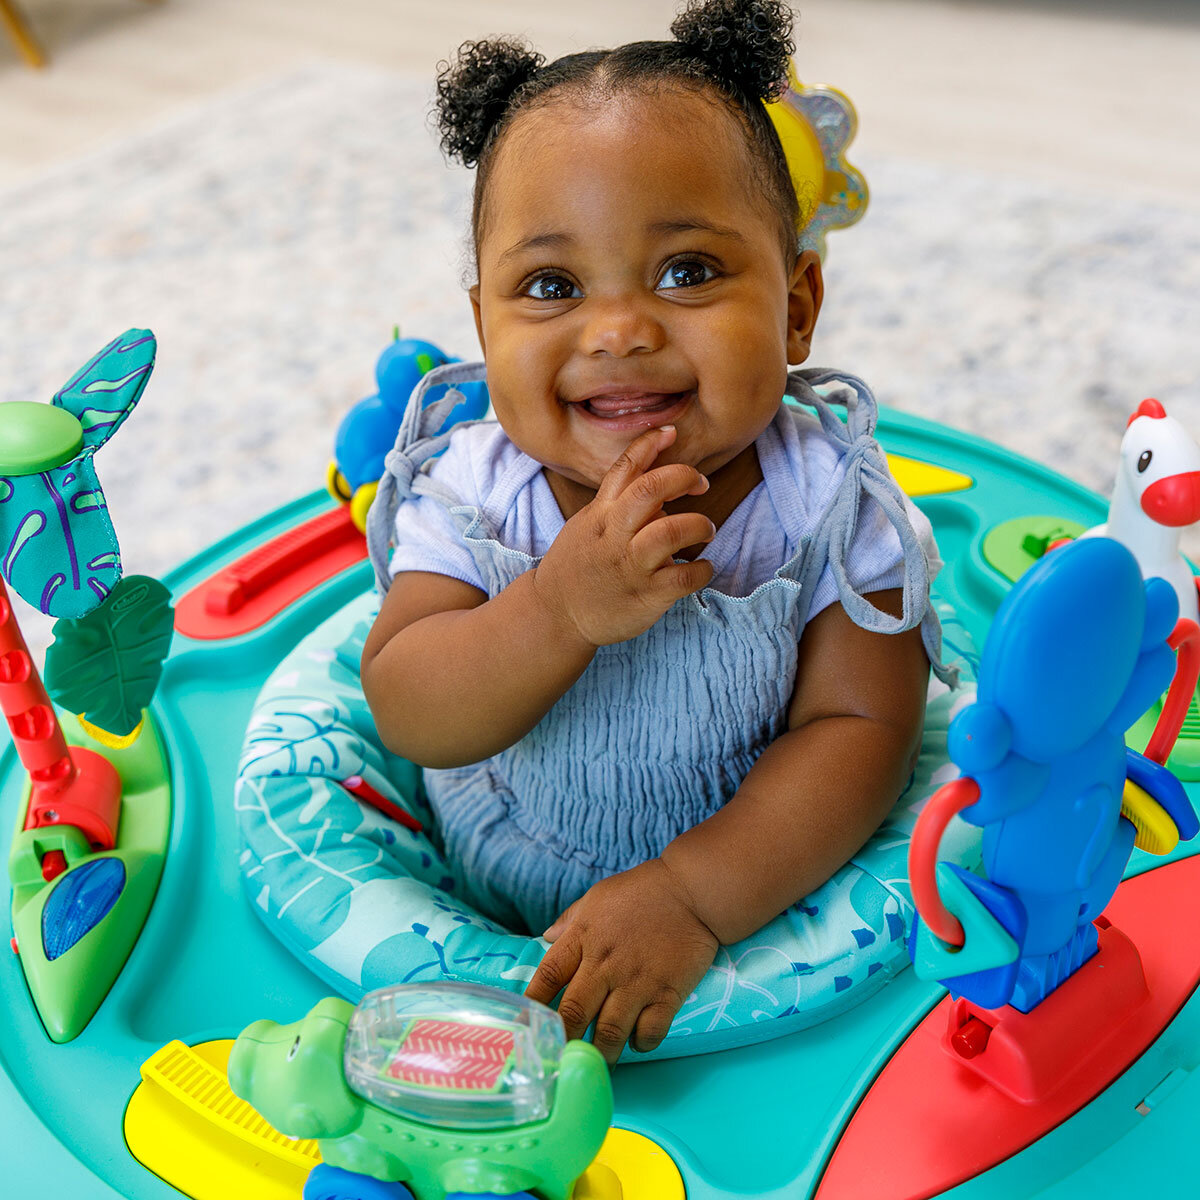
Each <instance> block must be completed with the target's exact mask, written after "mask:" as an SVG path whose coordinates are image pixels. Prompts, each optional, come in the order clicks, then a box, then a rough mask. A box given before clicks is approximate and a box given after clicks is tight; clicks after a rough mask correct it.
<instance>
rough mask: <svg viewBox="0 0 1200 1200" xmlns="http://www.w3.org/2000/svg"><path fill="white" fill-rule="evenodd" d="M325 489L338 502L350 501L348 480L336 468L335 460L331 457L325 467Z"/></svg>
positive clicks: (346, 502)
mask: <svg viewBox="0 0 1200 1200" xmlns="http://www.w3.org/2000/svg"><path fill="white" fill-rule="evenodd" d="M325 490H326V491H327V492H328V493H329V494H330V495H331V496H332V497H333V498H334V499H335V500H336V501H337V502H338V503H339V504H349V503H350V481H349V480H348V479H347V478H346V477H345V475H343V474H342V473H341V471H339V470H338V465H337V460H336V459H333V458H331V459H330V460H329V466H327V467H326V468H325Z"/></svg>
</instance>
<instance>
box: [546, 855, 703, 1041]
mask: <svg viewBox="0 0 1200 1200" xmlns="http://www.w3.org/2000/svg"><path fill="white" fill-rule="evenodd" d="M543 936H544V937H545V938H546V939H547V940H548V941H550V942H552V943H553V944H552V945H551V947H550V949H549V950H547V951H546V957H545V958H543V959H542V962H541V965H540V966H539V967H538V969H537V971H535V972H534V976H533V978H532V979H531V980H530V981H529V986H528V987H527V988H526V989H525V994H526V995H527V996H532V997H533V999H535V1000H540V1001H541V1002H542V1003H543V1004H552V1003H553V1002H554V997H555V996H557V995H558V993H559V992H560V991H562V990H563V988H566V992H565V993H564V995H563V998H562V1000H561V1001H560V1002H559V1005H558V1012H559V1015H560V1016H561V1017H562V1020H563V1025H564V1026H565V1027H566V1030H567V1037H568V1038H577V1037H582V1036H583V1034H584V1033H585V1032H586V1030H587V1027H588V1026H589V1025H590V1024H591V1023H592V1021H593V1020H594V1021H595V1022H596V1031H595V1034H594V1041H595V1044H596V1048H597V1049H598V1050H599V1051H600V1052H601V1053H602V1054H603V1055H604V1057H605V1059H607V1060H608V1062H610V1063H615V1062H616V1061H617V1058H618V1057H619V1056H620V1053H621V1051H622V1050H623V1049H624V1047H625V1043H626V1041H629V1040H630V1035H631V1034H632V1035H633V1037H632V1041H631V1045H632V1046H633V1048H634V1049H635V1050H641V1051H643V1052H644V1051H649V1050H653V1049H654V1048H655V1047H656V1046H657V1045H658V1044H659V1042H661V1041H662V1040H663V1038H664V1037H666V1035H667V1030H668V1029H669V1028H670V1025H671V1020H672V1018H673V1017H674V1016H675V1014H676V1013H677V1012H678V1011H679V1009H680V1006H681V1005H682V1004H683V1002H684V1000H686V999H687V997H688V994H689V993H690V992H691V991H692V989H693V988H694V987H695V986H696V984H697V983H699V982H700V980H701V978H703V976H704V972H705V971H707V970H708V968H709V967H710V966H712V962H713V959H714V958H715V957H716V953H717V948H718V946H719V944H720V943H719V942H718V941H717V939H716V937H715V936H714V935H713V934H712V932H711V931H710V930H709V928H708V927H707V926H706V925H705V924H704V922H703V921H701V920H700V918H699V917H697V916H696V914H695V913H694V912H693V911H692V907H691V902H690V900H689V899H688V897H687V896H686V894H685V893H684V891H683V889H682V887H681V886H680V885H679V883H678V881H677V880H676V879H675V876H674V875H672V874H671V872H670V870H669V869H668V868H667V866H666V865H665V864H664V863H663V862H662V860H661V859H657V858H652V859H651V860H650V861H649V862H644V863H642V864H641V866H637V867H634V868H633V870H631V871H623V872H622V873H621V874H620V875H612V876H610V877H609V878H608V879H602V880H601V881H600V882H599V883H597V884H596V885H595V886H594V887H592V888H590V889H589V890H588V891H587V892H586V893H584V895H583V896H581V897H580V898H579V899H578V900H576V901H575V903H574V904H572V905H571V906H570V908H568V909H567V910H566V912H564V913H563V914H562V916H561V917H559V918H558V920H557V921H555V922H554V924H553V925H551V926H550V928H549V929H547V930H546V932H545V934H544V935H543Z"/></svg>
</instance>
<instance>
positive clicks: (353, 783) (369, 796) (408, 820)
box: [342, 775, 425, 833]
mask: <svg viewBox="0 0 1200 1200" xmlns="http://www.w3.org/2000/svg"><path fill="white" fill-rule="evenodd" d="M342 787H344V788H345V789H346V791H348V792H349V793H350V795H352V796H357V797H358V798H359V799H360V800H363V801H365V802H366V803H367V804H369V805H370V806H371V807H372V808H377V809H379V811H380V812H381V813H383V815H384V816H385V817H391V818H392V820H393V821H399V823H400V824H401V825H403V826H404V827H405V829H411V830H412V831H413V833H423V832H424V830H425V826H424V825H422V824H421V822H420V821H418V820H417V818H416V817H414V816H413V815H412V813H409V812H405V811H404V809H402V808H401V807H400V806H399V805H398V804H393V803H392V802H391V801H390V800H389V799H387V797H386V796H381V795H380V794H379V792H377V791H376V790H375V789H374V788H373V787H372V786H371V785H370V784H369V783H368V782H367V781H366V780H365V779H364V778H363V777H362V776H361V775H351V776H350V778H349V779H343V780H342Z"/></svg>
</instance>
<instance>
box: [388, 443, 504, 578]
mask: <svg viewBox="0 0 1200 1200" xmlns="http://www.w3.org/2000/svg"><path fill="white" fill-rule="evenodd" d="M456 443H458V444H456ZM470 466H471V464H470V461H469V457H468V455H467V447H466V445H465V444H464V443H462V442H460V440H459V439H454V440H452V441H451V443H450V445H449V447H447V449H446V451H445V452H444V453H443V454H442V455H441V456H440V457H439V458H438V459H436V460H435V461H434V464H433V467H432V472H431V473H434V474H436V476H437V478H438V480H439V481H441V482H444V483H445V484H446V485H447V486H448V487H450V488H451V490H452V491H453V492H454V493H455V494H456V495H458V496H460V497H461V498H462V500H463V503H465V504H473V503H475V502H476V496H475V491H476V488H475V483H474V478H473V474H472V472H471V469H470ZM392 538H393V542H394V545H395V548H394V549H393V551H392V557H391V560H390V562H389V564H388V570H389V572H390V574H391V576H392V578H393V579H395V577H396V576H397V575H398V574H400V572H401V571H433V572H435V573H436V574H438V575H449V576H450V577H451V578H453V579H461V580H462V581H463V582H464V583H469V584H471V586H472V587H477V588H479V590H480V591H481V592H486V591H487V587H486V586H485V584H484V582H483V578H482V576H481V575H480V574H479V568H478V567H477V566H476V564H475V559H474V558H473V557H472V556H471V552H470V551H469V550H468V549H467V547H466V543H465V542H464V541H463V539H462V534H461V533H460V532H459V528H458V526H457V525H456V524H455V522H454V518H453V517H452V516H451V515H450V513H449V511H448V510H447V509H446V506H445V505H444V504H443V503H442V502H441V501H440V500H435V499H434V498H433V497H432V496H423V495H420V494H418V493H417V492H412V493H410V495H409V496H408V498H407V499H405V500H403V501H401V503H400V505H399V506H398V507H397V509H396V525H395V529H394V531H393V534H392Z"/></svg>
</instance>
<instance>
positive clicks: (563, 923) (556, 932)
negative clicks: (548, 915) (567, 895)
mask: <svg viewBox="0 0 1200 1200" xmlns="http://www.w3.org/2000/svg"><path fill="white" fill-rule="evenodd" d="M578 903H579V901H578V900H576V901H575V904H578ZM575 904H568V905H567V907H566V908H564V909H563V910H562V912H561V913H559V914H558V916H557V917H555V918H554V924H553V925H551V926H550V927H549V928H548V929H547V930H546V932H545V933H543V934H542V937H543V938H545V939H546V941H548V942H552V941H554V940H555V938H558V937H561V936H562V932H563V930H564V929H566V927H567V926H568V925H570V923H571V918H572V914H573V913H574V911H575Z"/></svg>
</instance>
